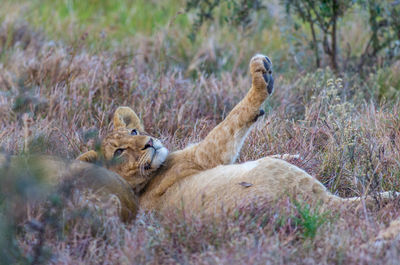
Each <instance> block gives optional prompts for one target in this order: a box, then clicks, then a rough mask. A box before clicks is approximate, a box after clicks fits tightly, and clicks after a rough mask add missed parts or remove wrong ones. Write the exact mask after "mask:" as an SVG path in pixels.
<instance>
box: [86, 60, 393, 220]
mask: <svg viewBox="0 0 400 265" xmlns="http://www.w3.org/2000/svg"><path fill="white" fill-rule="evenodd" d="M250 74H251V79H252V85H251V88H250V90H249V92H248V93H247V95H246V96H245V97H244V98H243V99H242V101H240V102H239V103H238V104H237V105H236V106H235V107H234V109H233V110H232V111H231V112H230V113H229V115H228V116H227V117H226V118H225V120H224V121H222V122H221V123H220V124H219V125H218V126H216V127H215V128H214V129H213V130H212V131H211V132H210V133H209V134H208V135H207V137H206V138H205V139H204V140H203V141H201V142H199V143H198V144H195V145H192V146H189V147H187V148H185V149H183V150H179V151H175V152H172V153H168V150H167V149H166V148H165V147H164V146H163V145H162V144H161V142H160V141H159V140H157V139H155V138H154V137H151V136H149V135H146V134H145V133H144V132H143V126H142V124H141V122H140V120H139V118H138V117H137V115H136V114H135V112H134V111H133V110H131V109H130V108H128V107H120V108H118V109H117V110H116V112H115V115H114V131H113V132H111V133H110V134H109V135H108V136H107V137H106V138H105V139H104V140H103V142H102V147H101V153H102V154H99V153H97V152H95V151H89V152H87V153H85V154H82V155H81V156H79V157H78V159H79V160H83V161H87V162H93V161H96V160H97V159H99V157H100V155H102V156H103V157H104V158H105V160H106V161H108V162H107V163H106V167H107V168H108V169H110V170H111V171H114V172H116V173H118V174H119V175H121V176H122V177H123V178H124V179H125V180H126V181H127V182H128V183H129V184H130V185H131V186H132V188H133V189H134V190H135V191H136V193H137V194H138V196H139V207H141V208H143V209H145V210H156V211H161V212H163V211H168V210H171V209H182V208H183V209H184V210H185V211H190V212H191V213H206V214H214V213H219V212H220V211H221V210H222V209H224V211H231V210H233V209H234V208H235V207H236V206H237V205H238V204H239V203H243V202H246V201H254V200H256V198H260V197H264V198H269V199H272V200H274V199H277V198H279V197H280V196H283V195H285V194H290V193H295V194H298V195H301V196H302V197H304V198H308V199H309V200H312V201H321V202H322V203H325V204H333V205H340V204H344V203H358V202H359V201H360V198H358V197H357V198H348V199H344V198H340V197H338V196H335V195H333V194H331V193H330V192H329V191H327V190H326V188H325V187H324V186H323V185H322V184H321V183H320V182H319V181H318V180H316V179H314V178H313V177H312V176H310V175H309V174H307V173H306V172H305V171H303V170H302V169H300V168H298V167H296V166H295V165H292V164H290V163H288V162H286V161H284V160H281V159H276V158H273V157H265V158H261V159H259V160H256V161H249V162H246V163H243V164H234V162H235V161H236V158H237V157H238V154H239V152H240V149H241V147H242V145H243V142H244V140H245V138H246V136H247V135H248V133H249V131H250V129H251V128H252V125H253V124H254V123H255V122H256V121H257V119H258V118H259V117H260V116H262V115H263V114H264V111H262V110H260V107H261V104H262V103H263V102H264V100H265V99H266V98H267V96H268V95H269V94H271V93H272V91H273V88H274V79H273V77H272V63H271V60H270V59H269V58H268V57H267V56H264V55H256V56H254V57H253V58H252V59H251V61H250ZM243 183H245V184H246V185H243ZM381 195H382V196H383V197H384V198H389V195H390V194H389V193H383V194H381ZM366 201H367V203H372V200H371V199H370V198H367V200H366Z"/></svg>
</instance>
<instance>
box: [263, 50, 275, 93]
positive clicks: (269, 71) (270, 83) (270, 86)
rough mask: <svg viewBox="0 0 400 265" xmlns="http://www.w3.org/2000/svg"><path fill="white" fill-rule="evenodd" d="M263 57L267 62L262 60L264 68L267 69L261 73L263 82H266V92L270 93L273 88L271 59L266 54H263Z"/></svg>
mask: <svg viewBox="0 0 400 265" xmlns="http://www.w3.org/2000/svg"><path fill="white" fill-rule="evenodd" d="M265 59H266V60H267V62H268V63H267V62H266V61H263V63H264V67H265V70H266V71H267V72H266V73H265V74H263V77H264V80H265V83H267V84H268V86H267V90H268V93H269V94H271V93H272V91H273V90H274V78H273V77H272V69H271V60H270V59H269V58H268V57H267V56H265Z"/></svg>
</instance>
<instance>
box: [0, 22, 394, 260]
mask: <svg viewBox="0 0 400 265" xmlns="http://www.w3.org/2000/svg"><path fill="white" fill-rule="evenodd" d="M84 41H85V39H84V38H83V39H81V40H79V41H77V42H74V43H73V44H71V45H67V44H63V43H56V42H53V41H49V40H48V39H46V37H45V36H43V35H41V34H40V33H37V32H35V31H32V30H31V29H30V28H29V27H28V26H27V25H24V24H21V23H8V24H6V23H4V24H3V25H2V26H1V28H0V87H1V88H2V89H1V91H0V112H1V115H0V146H1V147H2V148H3V151H5V152H8V153H11V154H21V153H22V152H23V151H24V137H25V135H26V133H24V124H23V122H22V117H23V115H24V114H25V113H28V114H29V115H30V117H31V119H33V124H32V125H31V127H30V132H31V133H32V139H31V144H30V146H29V149H30V151H31V152H35V153H44V154H50V155H57V156H60V157H63V158H66V159H73V158H75V157H76V156H77V155H78V154H80V153H82V152H84V151H87V150H88V149H92V148H94V147H95V145H96V143H97V138H101V137H102V136H104V135H105V134H106V132H107V131H108V130H109V129H110V126H111V124H110V121H111V115H112V113H113V111H114V110H115V109H116V108H117V107H118V106H120V105H128V106H131V107H132V108H133V109H134V110H135V111H136V112H137V113H138V114H139V116H140V117H141V118H142V119H143V121H144V125H145V127H146V129H147V131H148V132H149V133H151V134H153V135H155V136H157V137H159V138H161V139H162V141H163V142H164V143H165V145H166V146H167V147H168V148H169V149H170V150H175V149H180V148H183V147H184V146H186V145H188V144H189V143H191V142H197V141H199V140H201V139H202V138H203V137H204V136H205V135H206V134H207V133H208V132H209V131H210V130H211V128H213V127H214V126H215V125H216V124H218V123H219V122H220V121H221V120H222V119H223V118H224V117H225V116H226V115H227V113H229V111H230V110H231V109H232V107H233V106H234V105H235V104H236V103H237V102H238V101H239V100H240V99H241V98H242V97H243V96H244V95H245V93H246V91H247V89H248V86H249V83H250V81H249V78H248V76H247V75H243V74H242V73H243V72H244V69H240V68H239V69H237V70H234V71H233V72H222V73H221V74H220V75H219V76H216V75H212V74H211V75H205V74H201V73H198V76H197V77H196V78H195V79H194V80H192V79H189V78H187V77H186V76H185V73H184V72H182V71H181V70H176V69H174V68H173V67H168V68H164V67H161V65H160V64H158V63H157V58H159V57H158V55H159V54H158V53H156V51H157V50H158V51H159V47H158V46H157V45H158V44H157V43H150V42H148V39H146V38H143V39H140V40H138V41H137V42H138V47H139V48H140V45H142V47H146V49H148V50H149V51H148V52H147V53H146V54H145V56H134V55H133V54H132V51H131V50H129V49H126V50H124V49H120V50H117V49H116V50H105V51H100V52H97V53H96V54H95V55H93V54H91V53H88V52H87V51H86V50H85V48H84V46H83V45H82V43H84ZM141 41H142V43H141ZM153 52H154V53H153ZM154 54H156V55H154ZM205 54H206V55H205V56H211V55H210V53H209V52H205ZM377 79H378V78H377V77H376V76H374V75H372V76H371V77H370V78H369V79H367V80H366V81H363V82H361V81H360V80H359V79H357V77H351V76H346V75H344V76H343V77H342V78H341V79H340V78H336V77H335V76H334V75H333V74H332V73H331V72H330V71H329V70H318V71H315V72H312V73H309V74H307V75H304V74H302V73H301V74H298V75H297V76H295V77H294V78H287V77H285V76H283V75H282V74H280V73H276V80H277V81H276V91H275V93H274V94H273V96H272V97H271V98H270V99H268V101H267V103H266V104H265V105H264V107H265V109H266V113H267V115H266V117H265V118H264V119H263V120H262V121H261V122H259V124H258V125H257V127H256V129H255V130H254V131H253V132H252V133H251V134H250V136H249V138H248V140H247V141H246V143H245V145H244V149H243V150H242V153H241V156H240V158H239V161H247V160H252V159H257V158H260V157H263V156H265V155H270V154H281V153H292V154H294V153H299V154H300V156H301V159H299V160H296V161H292V162H293V163H295V164H296V165H298V166H299V167H301V168H303V169H305V170H306V171H307V172H309V173H310V174H312V175H313V176H315V177H316V178H318V179H319V180H321V181H322V182H323V183H324V184H325V185H326V186H327V187H328V188H329V189H330V190H331V191H332V192H333V193H337V194H340V195H342V196H356V195H363V194H367V193H371V194H374V193H375V192H378V191H382V190H397V191H398V190H400V181H399V177H400V163H399V161H400V154H399V150H400V131H399V128H400V113H399V109H400V105H399V103H398V102H396V101H390V102H386V103H384V104H383V103H379V104H378V103H376V101H374V100H373V99H374V98H376V97H375V96H376V95H377V94H378V93H379V89H380V86H379V84H376V83H375V81H376V80H377ZM0 199H1V200H0V201H1V202H3V198H0ZM377 200H378V201H379V198H377ZM49 203H50V205H49V206H48V207H47V208H46V207H44V208H42V209H40V210H39V211H38V212H39V213H38V215H37V216H33V217H36V219H38V220H40V219H41V218H42V217H43V216H50V217H52V218H50V217H48V218H47V219H45V220H47V221H43V219H42V222H41V223H40V225H41V227H39V228H37V227H36V228H35V229H32V228H30V229H28V228H27V227H26V226H25V227H24V226H17V227H18V228H17V232H18V233H17V237H16V241H14V243H15V244H16V245H17V246H18V248H19V249H20V250H21V251H22V252H21V253H22V254H20V255H19V256H18V255H16V254H15V257H17V258H18V257H28V258H27V259H26V260H21V261H19V262H20V263H34V262H39V261H40V262H44V261H48V262H51V263H54V264H132V263H135V264H144V263H149V264H176V263H182V264H216V263H217V264H243V263H247V264H265V263H267V264H269V263H273V264H275V263H279V264H299V263H304V264H337V263H344V264H396V263H397V262H398V260H399V258H400V241H399V240H398V239H395V240H392V241H391V242H388V243H387V244H386V245H385V247H384V248H380V247H377V246H374V245H371V246H368V247H363V244H365V243H367V242H369V240H371V239H372V238H374V236H375V235H377V232H378V230H379V229H380V228H382V227H384V226H385V225H387V224H388V222H389V221H390V220H392V219H394V218H395V217H397V216H398V215H399V213H398V212H399V205H398V203H399V202H398V199H397V200H394V201H393V202H392V203H390V204H388V205H386V206H383V207H382V208H380V209H379V210H377V211H376V212H364V211H361V212H355V213H354V212H353V213H350V212H346V211H343V212H336V211H332V212H329V211H328V212H325V213H320V212H318V211H316V212H313V211H311V212H310V213H309V215H306V216H305V217H304V216H303V215H302V214H301V212H302V210H304V207H306V206H305V205H302V204H297V203H295V202H294V201H293V199H288V198H282V199H280V200H278V201H277V202H274V203H267V202H265V203H260V204H259V205H250V206H243V207H239V208H238V211H237V214H236V215H235V216H234V217H226V218H224V219H223V221H220V222H217V221H216V220H214V219H212V218H209V219H207V220H204V219H201V220H200V219H196V218H193V217H190V216H185V215H184V213H179V212H176V213H171V214H170V215H169V216H157V215H156V214H145V213H141V214H139V216H138V217H137V220H136V222H135V223H133V224H122V223H121V222H120V221H119V220H118V218H116V216H115V215H114V216H109V215H107V214H105V213H103V212H91V211H90V210H87V209H86V208H85V207H83V209H84V211H83V212H82V211H81V210H80V209H81V208H80V207H81V206H82V205H80V206H79V203H77V204H78V206H79V207H78V206H77V204H76V203H75V204H74V203H71V202H68V201H66V202H64V203H61V204H58V203H56V201H51V200H50V202H49ZM40 215H41V216H42V217H40ZM307 216H308V217H307ZM31 217H32V216H31ZM33 217H32V218H33ZM314 217H315V218H316V220H321V222H320V225H319V226H318V227H317V228H316V230H315V231H316V233H315V235H314V236H309V235H308V234H307V233H306V231H307V229H308V228H307V225H306V222H305V221H306V220H308V219H309V218H311V219H312V218H314ZM52 220H53V221H52ZM21 224H23V222H22V223H21ZM21 224H19V225H21ZM1 225H2V223H1V222H0V228H1ZM31 226H32V225H31ZM33 227H35V226H34V225H33ZM0 230H1V229H0ZM0 241H1V240H0ZM0 243H1V242H0ZM38 246H40V249H41V252H40V255H38V254H37V253H38V252H37V251H38ZM50 253H51V254H50ZM0 256H1V255H0ZM35 257H36V258H40V259H41V260H35ZM17 258H15V260H17Z"/></svg>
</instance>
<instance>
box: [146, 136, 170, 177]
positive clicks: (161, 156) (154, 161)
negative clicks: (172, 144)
mask: <svg viewBox="0 0 400 265" xmlns="http://www.w3.org/2000/svg"><path fill="white" fill-rule="evenodd" d="M167 156H168V149H167V148H165V147H164V146H163V144H162V143H161V142H160V140H158V139H154V141H153V156H152V158H151V161H150V165H149V170H151V171H155V170H157V169H158V168H159V167H160V166H161V165H162V164H163V163H164V162H165V160H166V159H167Z"/></svg>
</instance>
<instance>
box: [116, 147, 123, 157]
mask: <svg viewBox="0 0 400 265" xmlns="http://www.w3.org/2000/svg"><path fill="white" fill-rule="evenodd" d="M124 151H125V149H122V148H118V149H117V150H115V152H114V157H118V156H120V155H122V153H123V152H124Z"/></svg>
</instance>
